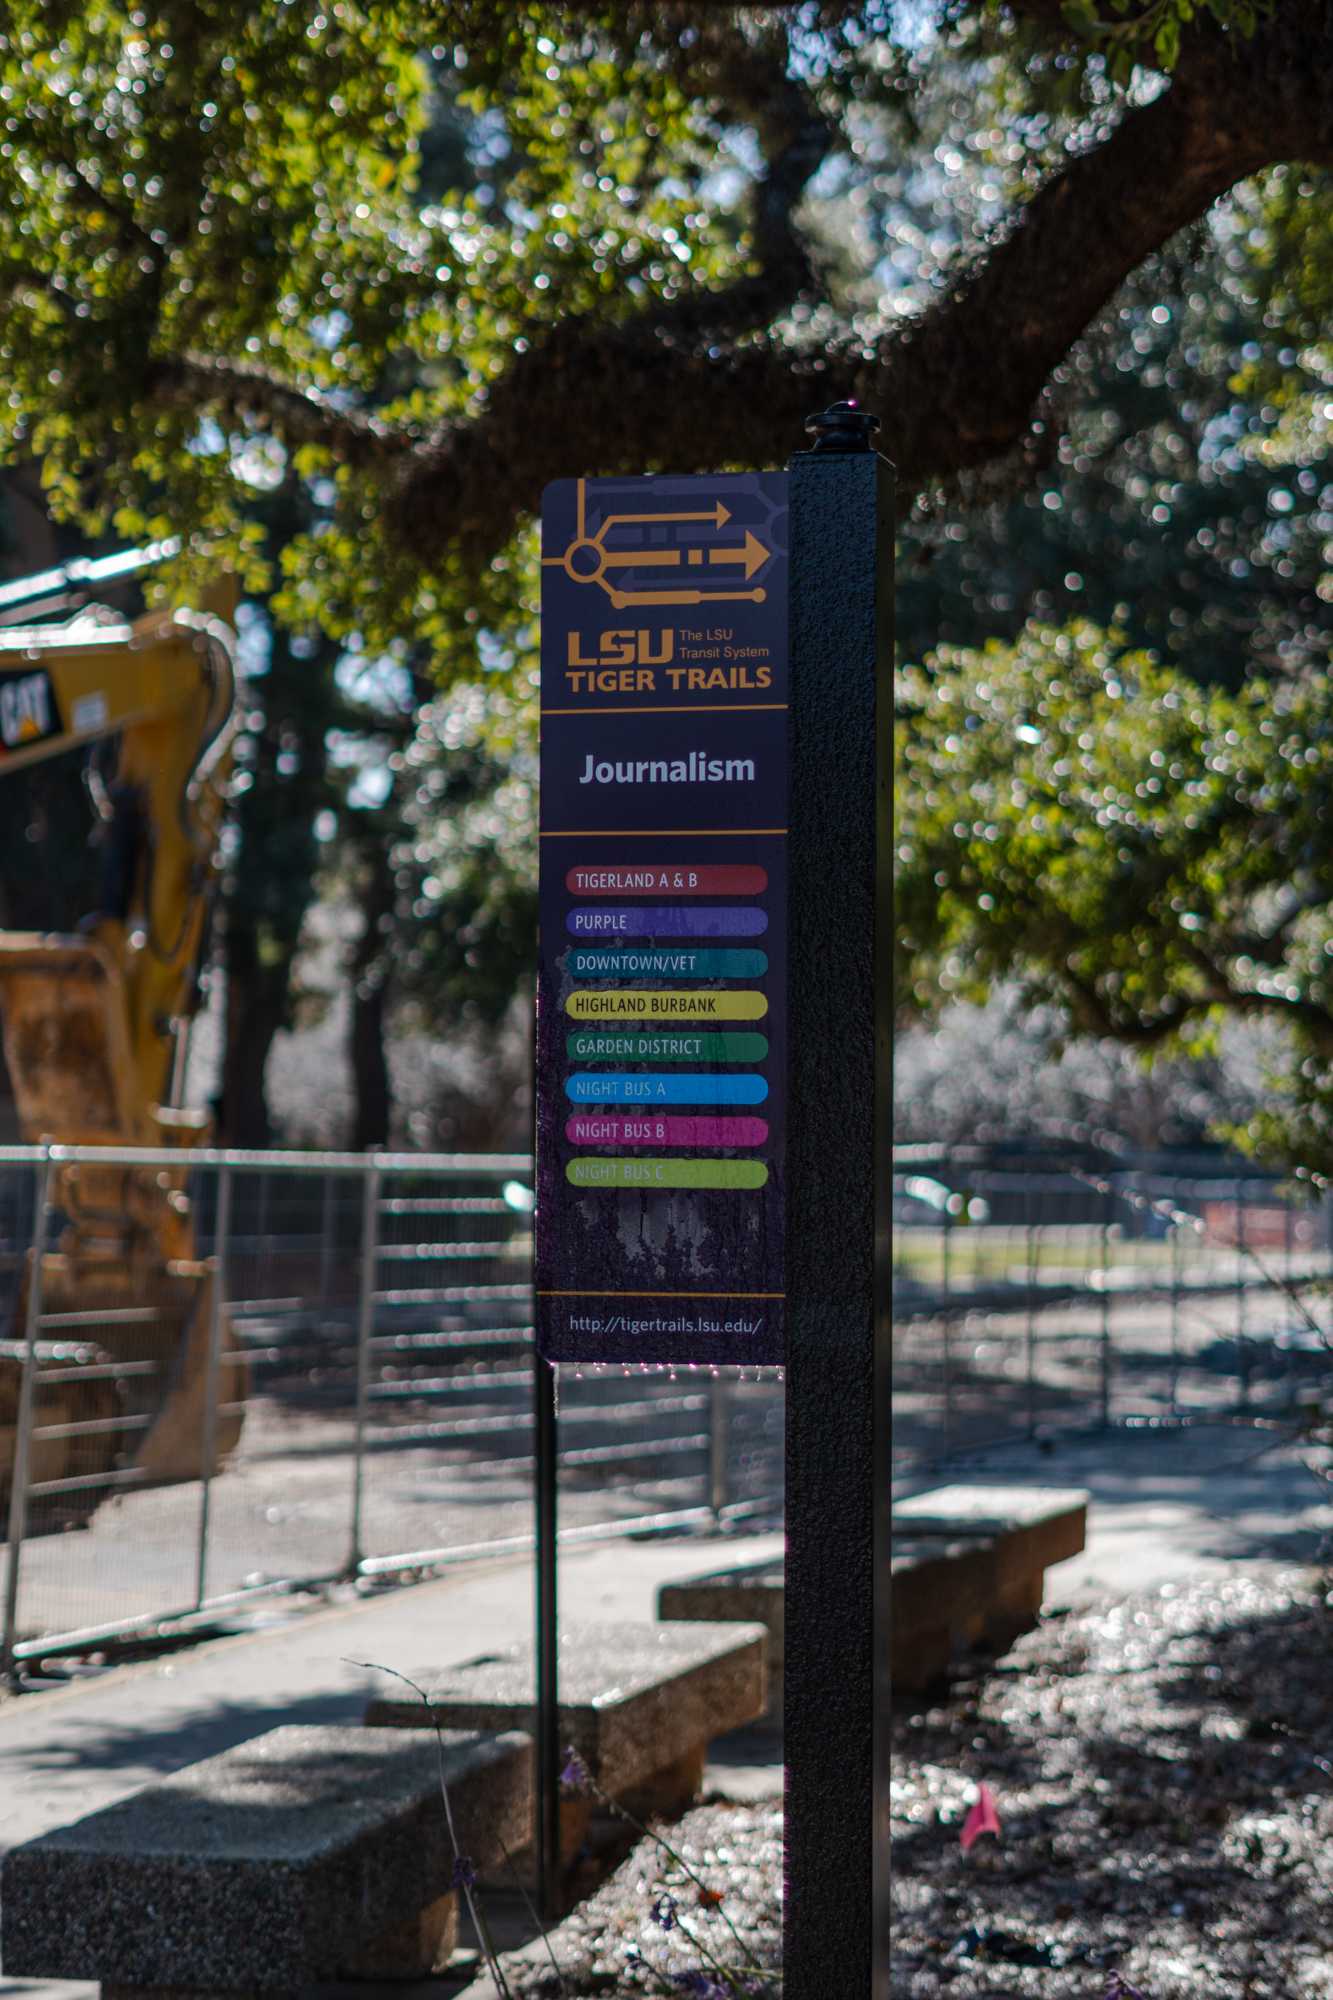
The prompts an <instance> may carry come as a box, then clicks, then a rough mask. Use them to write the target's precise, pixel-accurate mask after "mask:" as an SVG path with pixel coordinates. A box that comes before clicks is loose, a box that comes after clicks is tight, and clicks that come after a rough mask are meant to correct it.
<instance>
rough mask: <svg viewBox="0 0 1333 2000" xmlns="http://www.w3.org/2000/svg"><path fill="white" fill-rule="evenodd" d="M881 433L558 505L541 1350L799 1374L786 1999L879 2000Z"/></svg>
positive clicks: (546, 805)
mask: <svg viewBox="0 0 1333 2000" xmlns="http://www.w3.org/2000/svg"><path fill="white" fill-rule="evenodd" d="M874 427H875V420H874V419H873V418H868V417H866V416H864V415H863V414H862V413H860V412H859V411H857V410H855V409H854V407H853V406H851V405H835V406H834V408H833V409H832V410H830V411H827V412H825V414H824V416H823V417H821V418H817V419H812V420H811V425H810V428H811V429H812V430H813V431H814V433H815V444H814V449H813V450H811V451H809V452H803V453H799V454H798V455H797V456H796V457H795V458H794V460H793V461H792V464H791V467H790V470H789V471H788V472H786V473H773V472H769V473H730V474H721V475H717V476H713V477H691V478H674V477H666V476H659V477H646V478H641V479H586V480H585V479H577V480H574V479H571V480H562V481H558V482H557V483H556V484H555V485H554V486H552V487H550V488H548V489H547V493H546V496H545V501H544V505H543V514H542V748H541V874H540V887H539V896H540V914H541V951H540V970H539V981H538V1020H537V1195H538V1205H537V1218H536V1293H537V1298H536V1313H537V1335H538V1345H539V1348H540V1351H541V1354H542V1355H543V1356H544V1357H545V1359H546V1360H547V1361H554V1362H558V1361H572V1362H587V1363H595V1362H599V1361H607V1362H641V1363H643V1364H645V1365H660V1364H663V1363H668V1364H669V1363H673V1362H675V1363H682V1364H705V1365H707V1364H723V1363H741V1364H748V1365H767V1364H779V1363H782V1362H784V1361H785V1363H786V1366H787V1371H788V1373H787V1549H788V1553H787V1582H786V1633H787V1637H786V1752H787V1819H786V1828H787V1832H786V1839H787V1905H786V1948H785V1984H784V1992H785V1994H786V2000H851V1996H854V1995H861V1994H865V1995H870V1996H873V2000H887V1994H888V1913H887V1887H888V1872H887V1871H888V1838H887V1836H888V1817H887V1816H888V1773H887V1757H888V1751H887V1732H888V1687H887V1682H888V1662H889V1648H888V1632H887V1602H886V1600H887V1589H888V1575H889V1550H888V1506H889V1458H888V1424H889V1376H888V1280H889V1215H890V1186H891V1182H890V1157H891V1154H890V1122H889V1022H890V979H891V949H890V947H891V929H890V922H889V916H888V907H887V906H888V896H889V883H890V850H889V833H888V827H889V780H890V757H891V732H892V712H891V706H890V703H891V693H890V678H889V617H890V610H891V550H892V515H891V473H890V470H889V467H888V466H887V465H886V464H885V463H884V461H883V460H882V459H880V458H878V457H877V456H876V454H875V453H874V451H873V449H872V444H871V432H872V429H873V428H874ZM551 1601H553V1592H552V1598H551ZM550 1652H551V1655H552V1657H551V1660H550V1664H549V1671H548V1673H547V1675H546V1677H545V1691H546V1699H547V1700H548V1702H552V1703H553V1701H554V1675H555V1661H554V1646H553V1645H552V1646H551V1647H550ZM540 1694H541V1691H540V1690H539V1699H540Z"/></svg>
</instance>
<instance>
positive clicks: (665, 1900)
mask: <svg viewBox="0 0 1333 2000" xmlns="http://www.w3.org/2000/svg"><path fill="white" fill-rule="evenodd" d="M652 1918H653V1922H654V1923H655V1924H657V1925H658V1926H659V1928H660V1929H662V1930H664V1931H674V1930H675V1928H676V1899H675V1897H674V1896H668V1895H667V1894H666V1892H665V1890H664V1891H663V1893H662V1894H661V1895H660V1896H659V1897H658V1899H657V1901H656V1902H655V1903H654V1904H653V1908H652Z"/></svg>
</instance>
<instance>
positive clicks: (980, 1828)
mask: <svg viewBox="0 0 1333 2000" xmlns="http://www.w3.org/2000/svg"><path fill="white" fill-rule="evenodd" d="M983 1833H993V1834H994V1835H995V1838H996V1839H997V1840H998V1839H999V1837H1000V1815H999V1814H998V1813H997V1812H996V1810H995V1800H994V1799H993V1798H992V1797H991V1789H990V1786H989V1785H978V1787H977V1802H976V1804H975V1805H974V1806H972V1807H971V1808H970V1809H969V1811H968V1815H967V1818H966V1819H965V1820H964V1821H963V1831H962V1833H961V1835H960V1836H959V1838H960V1839H961V1841H962V1843H963V1852H964V1854H966V1853H967V1851H968V1849H969V1848H970V1847H971V1845H972V1843H973V1841H974V1840H979V1839H980V1838H981V1836H982V1834H983Z"/></svg>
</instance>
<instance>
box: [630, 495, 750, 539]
mask: <svg viewBox="0 0 1333 2000" xmlns="http://www.w3.org/2000/svg"><path fill="white" fill-rule="evenodd" d="M730 519H731V514H730V511H729V510H728V509H727V508H726V507H724V506H723V505H722V502H721V501H720V500H719V501H718V502H717V505H716V506H714V507H709V508H708V509H707V511H706V512H704V513H702V514H608V515H607V517H606V519H605V520H604V521H603V522H602V525H601V527H600V528H599V529H598V530H597V540H598V541H599V542H600V540H601V539H602V536H603V535H604V534H605V533H606V531H607V529H608V528H620V527H624V526H626V525H627V524H630V523H632V524H633V525H634V526H635V527H640V526H642V525H643V524H644V523H645V522H647V523H648V524H650V525H651V524H652V523H653V522H654V521H711V522H712V524H713V526H714V527H715V528H725V527H726V525H727V522H728V521H729V520H730Z"/></svg>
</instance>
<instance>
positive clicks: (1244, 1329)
mask: <svg viewBox="0 0 1333 2000" xmlns="http://www.w3.org/2000/svg"><path fill="white" fill-rule="evenodd" d="M1248 1200H1249V1182H1248V1181H1244V1180H1238V1181H1237V1182H1236V1388H1237V1391H1238V1394H1239V1398H1240V1407H1241V1409H1242V1410H1243V1409H1245V1408H1246V1407H1247V1405H1248V1403H1249V1400H1250V1328H1249V1314H1248V1313H1247V1311H1246V1306H1247V1303H1248V1301H1247V1299H1246V1297H1245V1257H1246V1252H1247V1249H1248V1242H1249V1227H1248V1220H1249V1218H1248V1213H1247V1207H1248Z"/></svg>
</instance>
